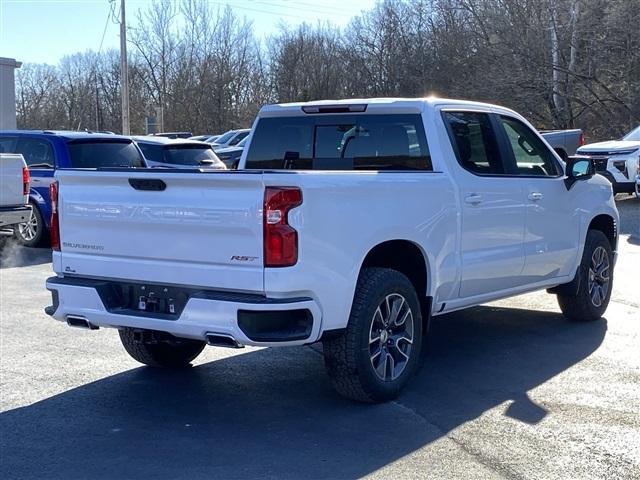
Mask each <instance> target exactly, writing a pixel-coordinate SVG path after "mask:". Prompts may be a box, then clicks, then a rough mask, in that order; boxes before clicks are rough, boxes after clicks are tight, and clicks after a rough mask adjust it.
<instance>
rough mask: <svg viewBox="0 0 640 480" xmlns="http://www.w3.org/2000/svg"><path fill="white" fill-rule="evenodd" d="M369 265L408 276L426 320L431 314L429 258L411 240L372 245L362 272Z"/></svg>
mask: <svg viewBox="0 0 640 480" xmlns="http://www.w3.org/2000/svg"><path fill="white" fill-rule="evenodd" d="M369 267H381V268H391V269H393V270H397V271H399V272H400V273H402V274H404V275H406V276H407V278H408V279H409V281H410V282H411V283H412V284H413V287H414V288H415V290H416V293H417V294H418V299H419V301H420V306H421V309H422V318H423V320H424V321H427V319H428V318H429V317H430V315H431V298H432V297H431V296H430V295H429V292H430V283H429V282H430V279H431V275H430V270H429V259H428V256H427V254H426V253H425V252H424V251H423V250H422V248H421V247H420V246H419V245H418V244H417V243H415V242H413V241H411V240H403V239H397V240H387V241H384V242H381V243H379V244H377V245H375V246H374V247H372V248H371V249H370V250H369V251H368V252H367V254H366V255H365V257H364V259H363V261H362V264H361V266H360V272H362V270H363V269H365V268H369Z"/></svg>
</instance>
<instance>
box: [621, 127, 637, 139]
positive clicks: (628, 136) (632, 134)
mask: <svg viewBox="0 0 640 480" xmlns="http://www.w3.org/2000/svg"><path fill="white" fill-rule="evenodd" d="M622 139H623V140H629V141H632V142H640V126H638V127H636V128H634V129H633V130H631V131H630V132H629V133H627V134H626V135H625V136H624V137H622Z"/></svg>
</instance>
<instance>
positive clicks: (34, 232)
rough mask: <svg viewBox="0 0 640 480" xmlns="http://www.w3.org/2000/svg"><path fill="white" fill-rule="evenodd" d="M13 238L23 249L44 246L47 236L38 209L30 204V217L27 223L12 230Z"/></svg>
mask: <svg viewBox="0 0 640 480" xmlns="http://www.w3.org/2000/svg"><path fill="white" fill-rule="evenodd" d="M14 236H15V238H16V239H17V240H18V243H20V244H21V245H24V246H25V247H43V246H46V243H47V241H48V236H47V233H46V226H45V224H44V220H43V218H42V214H41V213H40V210H39V209H38V207H36V206H35V205H34V204H31V217H30V218H29V221H28V222H25V223H20V224H18V226H17V228H15V230H14Z"/></svg>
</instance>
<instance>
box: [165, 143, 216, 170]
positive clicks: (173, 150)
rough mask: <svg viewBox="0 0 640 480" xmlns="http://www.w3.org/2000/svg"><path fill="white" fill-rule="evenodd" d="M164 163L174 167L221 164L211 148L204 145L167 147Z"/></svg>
mask: <svg viewBox="0 0 640 480" xmlns="http://www.w3.org/2000/svg"><path fill="white" fill-rule="evenodd" d="M162 153H163V155H162V160H160V161H161V162H162V163H170V164H173V165H210V164H216V163H218V162H220V160H219V159H218V157H216V154H215V153H213V150H212V149H211V147H208V146H202V145H172V146H168V145H165V146H164V148H163V152H162Z"/></svg>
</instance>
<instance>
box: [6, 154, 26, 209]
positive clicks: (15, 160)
mask: <svg viewBox="0 0 640 480" xmlns="http://www.w3.org/2000/svg"><path fill="white" fill-rule="evenodd" d="M23 167H26V164H25V163H24V160H23V158H22V155H17V154H8V153H3V154H0V207H6V206H16V205H26V204H27V202H28V201H29V198H28V196H27V195H25V194H24V185H23V177H22V175H23V173H22V168H23Z"/></svg>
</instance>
